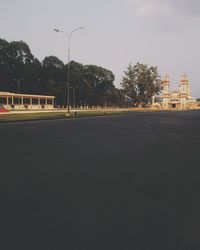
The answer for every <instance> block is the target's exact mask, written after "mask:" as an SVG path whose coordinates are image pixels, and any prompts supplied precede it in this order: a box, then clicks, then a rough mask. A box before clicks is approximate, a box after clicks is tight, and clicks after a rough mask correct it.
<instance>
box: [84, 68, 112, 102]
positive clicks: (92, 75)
mask: <svg viewBox="0 0 200 250" xmlns="http://www.w3.org/2000/svg"><path fill="white" fill-rule="evenodd" d="M114 79H115V76H114V74H113V73H112V72H111V71H110V70H107V69H105V68H102V67H98V66H96V65H85V66H84V67H83V91H84V94H85V98H86V99H87V103H89V104H90V105H104V102H105V94H106V93H108V92H111V91H112V90H113V89H114V88H115V87H114V84H113V82H114Z"/></svg>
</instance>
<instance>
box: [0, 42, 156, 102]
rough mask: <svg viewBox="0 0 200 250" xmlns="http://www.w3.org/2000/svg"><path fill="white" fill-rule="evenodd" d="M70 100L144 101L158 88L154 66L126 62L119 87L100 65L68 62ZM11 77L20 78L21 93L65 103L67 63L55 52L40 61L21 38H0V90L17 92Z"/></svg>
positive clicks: (107, 71) (109, 72)
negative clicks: (17, 39) (54, 54)
mask: <svg viewBox="0 0 200 250" xmlns="http://www.w3.org/2000/svg"><path fill="white" fill-rule="evenodd" d="M69 72H70V75H69V77H70V93H69V95H70V103H71V104H72V103H73V102H72V100H73V98H74V96H75V102H76V105H78V106H84V105H87V106H104V105H106V106H111V105H116V106H127V105H128V104H127V100H126V98H125V97H126V95H127V96H129V97H131V98H133V99H134V101H135V103H140V102H142V103H148V101H149V100H150V98H151V97H152V95H154V94H155V93H158V92H159V91H160V82H159V81H158V72H157V68H154V67H150V68H148V67H147V65H143V64H137V65H135V66H132V65H129V67H128V69H127V71H125V77H124V78H123V81H122V89H117V88H116V87H115V86H114V80H115V76H114V74H113V73H112V72H111V71H110V70H108V69H105V68H103V67H100V66H96V65H83V64H81V63H78V62H75V61H71V62H70V71H69ZM13 79H23V81H22V82H21V86H20V91H21V93H33V94H48V95H55V96H56V103H57V104H58V105H64V104H66V96H67V81H68V64H66V65H65V64H64V63H63V62H62V61H61V60H60V59H59V58H57V57H56V56H52V55H51V56H47V57H45V58H44V60H43V61H42V62H40V61H39V60H38V59H37V58H35V57H34V56H33V55H32V53H31V50H30V48H29V46H28V45H27V44H26V43H25V42H23V41H13V42H10V43H9V42H7V41H6V40H4V39H0V91H10V92H17V84H16V82H14V81H13Z"/></svg>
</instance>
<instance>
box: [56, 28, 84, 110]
mask: <svg viewBox="0 0 200 250" xmlns="http://www.w3.org/2000/svg"><path fill="white" fill-rule="evenodd" d="M83 29H84V27H83V26H81V27H78V28H76V29H74V30H72V31H71V33H70V34H69V35H68V34H67V33H66V32H65V31H63V30H59V29H54V31H55V32H61V33H64V34H66V35H67V37H68V75H67V112H68V113H69V104H70V101H69V98H70V95H69V85H70V84H69V81H70V76H69V69H70V41H71V37H72V35H73V33H74V32H76V31H78V30H83ZM65 92H66V91H65ZM65 95H66V93H65Z"/></svg>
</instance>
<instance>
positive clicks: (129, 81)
mask: <svg viewBox="0 0 200 250" xmlns="http://www.w3.org/2000/svg"><path fill="white" fill-rule="evenodd" d="M124 74H125V76H124V77H123V79H122V82H121V86H122V88H123V89H124V91H125V93H126V95H127V96H129V97H130V98H132V99H133V101H134V102H135V103H136V104H139V103H143V104H145V105H146V104H148V102H150V100H151V98H152V96H153V95H155V94H158V93H159V92H160V91H161V89H162V83H161V80H160V77H159V75H158V69H157V67H148V65H146V64H140V63H137V64H136V65H134V66H132V64H129V66H128V68H127V70H126V71H125V72H124Z"/></svg>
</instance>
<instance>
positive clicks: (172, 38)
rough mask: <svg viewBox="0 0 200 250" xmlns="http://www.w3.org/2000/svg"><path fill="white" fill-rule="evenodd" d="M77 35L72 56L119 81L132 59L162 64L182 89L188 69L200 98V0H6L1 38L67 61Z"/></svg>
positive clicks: (0, 10) (0, 11)
mask: <svg viewBox="0 0 200 250" xmlns="http://www.w3.org/2000/svg"><path fill="white" fill-rule="evenodd" d="M79 26H85V30H83V31H82V30H80V31H78V32H76V33H74V34H73V37H72V40H71V60H75V61H77V62H80V63H83V64H95V65H99V66H102V67H105V68H107V69H110V70H111V71H112V72H113V73H114V74H115V76H116V81H115V85H116V86H117V87H119V83H120V81H121V79H122V77H123V71H124V70H126V68H127V66H128V64H129V63H132V64H136V63H137V62H140V63H145V64H148V65H149V66H158V69H159V72H160V74H161V75H163V74H165V73H167V74H169V75H170V76H171V80H172V86H173V88H176V87H177V86H178V81H179V79H180V76H181V74H182V73H183V72H186V73H187V74H188V75H189V77H190V84H191V91H192V95H193V96H194V97H200V80H199V79H200V63H199V60H200V1H199V0H73V1H70V0H0V27H1V34H0V37H1V38H3V39H6V40H7V41H18V40H23V41H24V42H26V43H27V44H28V45H29V46H30V49H31V52H32V53H33V55H34V56H35V57H37V58H38V59H39V60H40V61H41V60H43V59H44V57H45V56H49V55H55V56H57V57H58V58H60V59H61V60H63V61H64V62H65V63H66V62H67V36H65V35H64V34H62V33H55V32H53V29H54V28H58V29H61V30H64V31H66V32H67V33H68V34H69V33H70V32H71V31H72V30H73V29H75V28H77V27H79Z"/></svg>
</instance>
